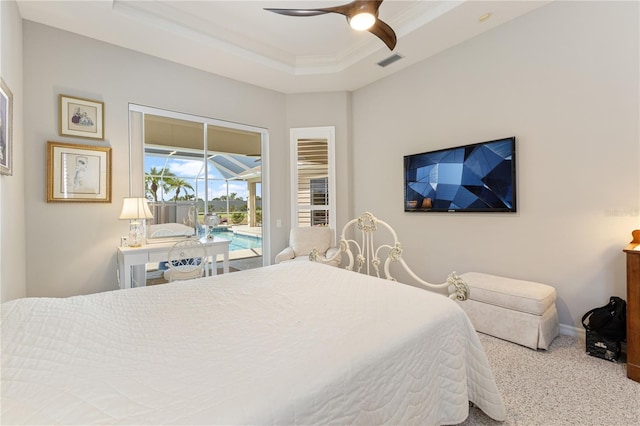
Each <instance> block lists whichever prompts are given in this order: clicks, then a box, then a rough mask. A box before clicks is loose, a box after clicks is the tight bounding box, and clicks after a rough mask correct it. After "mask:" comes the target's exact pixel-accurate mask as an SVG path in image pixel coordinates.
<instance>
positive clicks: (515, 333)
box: [460, 272, 560, 349]
mask: <svg viewBox="0 0 640 426" xmlns="http://www.w3.org/2000/svg"><path fill="white" fill-rule="evenodd" d="M460 277H461V278H462V279H463V280H464V281H465V282H466V283H467V285H468V286H469V289H470V294H469V299H468V300H465V301H463V302H460V306H461V307H462V309H464V311H465V312H466V313H467V315H468V316H469V318H470V319H471V322H472V324H473V326H474V327H475V329H476V331H479V332H481V333H485V334H489V335H491V336H495V337H499V338H501V339H504V340H508V341H511V342H514V343H518V344H520V345H523V346H528V347H530V348H532V349H538V348H541V349H547V348H548V347H549V344H550V343H551V341H552V340H553V339H554V338H555V337H556V336H557V335H558V334H559V330H560V327H559V324H558V311H557V310H556V289H555V288H553V287H551V286H549V285H546V284H540V283H536V282H531V281H522V280H516V279H512V278H505V277H499V276H495V275H488V274H482V273H479V272H467V273H465V274H462V275H460Z"/></svg>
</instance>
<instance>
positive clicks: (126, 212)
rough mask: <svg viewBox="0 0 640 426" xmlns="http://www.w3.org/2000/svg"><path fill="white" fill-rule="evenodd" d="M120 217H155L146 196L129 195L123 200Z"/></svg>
mask: <svg viewBox="0 0 640 426" xmlns="http://www.w3.org/2000/svg"><path fill="white" fill-rule="evenodd" d="M118 219H133V220H136V219H153V214H151V210H150V209H149V205H148V204H147V199H146V198H134V197H127V198H124V199H123V200H122V211H121V212H120V217H119V218H118Z"/></svg>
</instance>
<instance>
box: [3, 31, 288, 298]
mask: <svg viewBox="0 0 640 426" xmlns="http://www.w3.org/2000/svg"><path fill="white" fill-rule="evenodd" d="M23 25H24V85H25V93H24V97H25V105H27V111H26V118H25V135H24V140H25V146H26V149H27V151H28V152H29V161H28V164H29V166H30V168H29V174H28V175H27V176H26V212H27V223H28V224H29V226H28V228H27V231H26V248H27V252H28V254H29V262H30V263H29V268H28V269H27V283H28V288H27V294H28V295H29V296H70V295H76V294H87V293H93V292H98V291H105V290H113V289H116V288H118V287H117V284H116V255H115V254H116V247H117V245H118V244H119V238H120V236H121V235H125V234H126V232H127V229H128V224H127V223H126V221H119V220H118V215H119V213H120V209H121V205H122V204H121V203H122V198H123V197H125V196H127V195H128V191H129V176H128V168H129V146H128V103H129V102H131V103H136V104H140V105H148V106H154V107H158V108H164V109H170V110H174V111H180V112H185V113H190V114H195V115H201V116H205V117H212V118H217V119H221V120H227V121H233V122H238V123H244V124H250V125H254V126H258V127H264V128H267V129H269V133H270V160H271V173H270V179H271V183H272V184H273V185H274V187H276V188H279V187H280V188H286V187H288V181H287V180H286V179H287V170H288V164H287V155H286V152H288V151H287V149H288V132H286V131H285V96H284V95H283V94H281V93H277V92H273V91H271V90H266V89H262V88H259V87H256V86H251V85H248V84H244V83H240V82H237V81H234V80H230V79H227V78H223V77H219V76H215V75H212V74H208V73H204V72H201V71H198V70H194V69H192V68H188V67H185V66H182V65H179V64H176V63H172V62H168V61H165V60H161V59H157V58H153V57H150V56H147V55H142V54H139V53H136V52H133V51H130V50H126V49H122V48H119V47H116V46H113V45H109V44H106V43H102V42H98V41H95V40H92V39H89V38H86V37H81V36H77V35H74V34H72V33H68V32H65V31H60V30H57V29H54V28H51V27H47V26H44V25H40V24H36V23H33V22H30V21H24V24H23ZM211 60H215V58H211ZM61 93H62V94H66V95H71V96H77V97H82V98H88V99H95V100H100V101H103V102H104V105H105V140H104V141H92V140H88V139H78V138H69V137H60V136H58V105H57V103H58V95H59V94H61ZM47 141H59V142H69V143H77V144H91V145H99V146H110V147H111V148H112V162H113V173H112V187H113V193H112V200H113V202H112V203H110V204H102V203H73V204H68V203H47V202H46V152H45V147H46V142H47ZM271 196H272V199H271V206H272V215H271V216H270V217H271V220H272V221H274V220H275V218H278V217H286V215H287V214H288V199H287V198H286V194H283V193H281V192H277V191H276V192H274V193H272V194H271ZM3 205H4V204H3ZM271 226H272V235H271V236H272V239H273V241H275V245H276V247H277V248H278V250H276V249H275V248H272V250H271V252H272V253H277V252H278V251H279V249H280V248H281V247H280V246H281V245H282V244H283V242H284V241H286V237H287V236H288V233H285V231H284V229H276V228H275V226H274V224H273V223H272V224H271ZM285 234H286V235H285ZM272 247H273V245H272Z"/></svg>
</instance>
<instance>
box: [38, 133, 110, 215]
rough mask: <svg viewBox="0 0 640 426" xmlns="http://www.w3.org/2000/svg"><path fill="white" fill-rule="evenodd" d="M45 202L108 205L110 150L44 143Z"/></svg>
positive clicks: (107, 148)
mask: <svg viewBox="0 0 640 426" xmlns="http://www.w3.org/2000/svg"><path fill="white" fill-rule="evenodd" d="M47 202H77V203H78V202H84V203H90V202H94V203H110V202H111V148H109V147H101V146H89V145H75V144H67V143H60V142H47Z"/></svg>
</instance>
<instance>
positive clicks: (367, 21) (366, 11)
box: [264, 0, 397, 50]
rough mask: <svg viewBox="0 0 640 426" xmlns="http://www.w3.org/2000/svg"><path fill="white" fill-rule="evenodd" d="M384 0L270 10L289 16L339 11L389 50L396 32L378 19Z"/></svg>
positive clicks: (353, 25) (269, 9)
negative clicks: (380, 41) (312, 7)
mask: <svg viewBox="0 0 640 426" xmlns="http://www.w3.org/2000/svg"><path fill="white" fill-rule="evenodd" d="M382 2H383V0H379V1H371V0H357V1H352V2H351V3H347V4H343V5H341V6H333V7H321V8H317V9H273V8H264V10H268V11H269V12H273V13H278V14H280V15H287V16H317V15H324V14H327V13H338V14H340V15H344V16H346V17H347V22H349V25H350V26H351V28H353V29H354V30H358V31H369V32H370V33H372V34H374V35H375V36H377V37H378V38H379V39H380V40H382V41H383V42H384V44H386V45H387V47H388V48H389V50H393V49H394V48H395V47H396V42H397V38H396V33H395V32H393V30H392V29H391V27H390V26H389V25H387V24H385V23H384V22H382V21H381V20H380V19H378V9H379V8H380V5H381V4H382Z"/></svg>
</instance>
